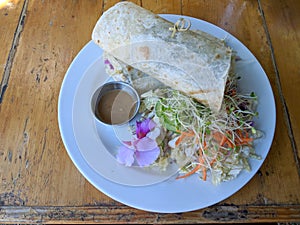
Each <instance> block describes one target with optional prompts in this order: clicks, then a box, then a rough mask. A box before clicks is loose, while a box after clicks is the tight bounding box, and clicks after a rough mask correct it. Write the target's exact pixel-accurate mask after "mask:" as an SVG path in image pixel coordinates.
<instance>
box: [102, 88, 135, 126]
mask: <svg viewBox="0 0 300 225" xmlns="http://www.w3.org/2000/svg"><path fill="white" fill-rule="evenodd" d="M136 104H137V102H136V101H135V100H134V98H133V97H132V96H131V95H130V94H128V93H127V92H126V91H123V90H121V89H117V90H111V91H108V92H107V93H105V94H103V95H102V96H101V98H100V100H99V101H98V105H97V106H96V115H97V116H98V117H99V119H100V120H102V121H103V122H104V123H107V124H121V123H124V122H126V121H128V120H129V119H130V118H131V117H132V116H133V114H134V112H135V109H136Z"/></svg>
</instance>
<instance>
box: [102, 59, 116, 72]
mask: <svg viewBox="0 0 300 225" xmlns="http://www.w3.org/2000/svg"><path fill="white" fill-rule="evenodd" d="M104 64H105V65H109V68H110V69H111V70H113V69H114V66H113V65H112V64H111V63H110V61H109V60H108V59H105V60H104Z"/></svg>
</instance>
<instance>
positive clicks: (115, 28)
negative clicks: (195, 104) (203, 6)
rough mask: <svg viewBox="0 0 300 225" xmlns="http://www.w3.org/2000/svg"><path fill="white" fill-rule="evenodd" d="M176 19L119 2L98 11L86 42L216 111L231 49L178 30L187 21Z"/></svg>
mask: <svg viewBox="0 0 300 225" xmlns="http://www.w3.org/2000/svg"><path fill="white" fill-rule="evenodd" d="M181 21H182V23H181V25H178V24H177V26H176V24H175V25H174V23H171V22H169V21H167V20H165V19H163V18H161V17H160V16H158V15H156V14H154V13H152V12H151V11H149V10H146V9H144V8H142V7H140V6H138V5H136V4H134V3H131V2H121V3H118V4H116V5H114V6H113V7H111V8H109V9H108V10H107V11H105V12H104V13H103V15H102V16H101V17H100V19H99V20H98V21H97V23H96V25H95V27H94V29H93V32H92V40H93V41H94V42H95V43H96V44H97V45H98V46H100V47H101V48H102V49H103V50H104V51H105V52H107V53H108V54H110V55H112V56H113V57H115V58H116V59H117V60H119V61H120V62H122V63H124V64H125V65H129V66H131V67H134V68H135V69H137V70H139V71H141V72H143V73H145V74H147V75H149V76H150V77H152V78H154V79H156V80H158V81H160V82H162V83H163V84H165V85H166V86H169V87H172V88H173V89H176V90H179V91H181V92H183V93H185V94H187V95H188V96H191V97H193V98H194V99H196V100H197V101H199V102H201V103H202V104H205V105H207V106H208V107H210V108H211V109H212V110H214V111H218V110H219V109H220V108H221V104H222V100H223V95H224V88H225V83H226V80H227V76H228V72H229V69H230V63H231V56H232V51H231V49H230V48H228V47H227V46H226V44H225V42H224V41H223V40H220V39H217V38H215V37H213V36H211V35H209V34H207V33H204V32H201V31H198V32H194V31H192V30H190V29H188V28H187V27H186V28H181V27H184V21H187V20H181ZM170 29H171V30H170ZM174 30H175V31H177V32H175V34H173V33H174ZM107 63H109V62H107ZM112 66H113V65H112Z"/></svg>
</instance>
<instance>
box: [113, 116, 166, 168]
mask: <svg viewBox="0 0 300 225" xmlns="http://www.w3.org/2000/svg"><path fill="white" fill-rule="evenodd" d="M155 126H156V124H155V122H154V121H152V120H151V119H150V118H147V119H145V120H143V121H136V137H134V139H133V140H131V141H124V142H123V144H124V145H122V146H120V147H119V151H118V154H117V156H116V157H117V161H118V162H119V163H121V164H124V165H125V166H132V164H133V163H134V161H135V160H136V162H137V164H138V165H139V166H141V167H143V166H149V165H151V164H152V163H153V162H154V161H155V160H156V159H157V158H158V156H159V154H160V148H159V147H158V145H157V143H156V140H155V139H152V138H151V132H152V131H154V130H155V129H154V128H155Z"/></svg>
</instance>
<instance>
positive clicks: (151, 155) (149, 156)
mask: <svg viewBox="0 0 300 225" xmlns="http://www.w3.org/2000/svg"><path fill="white" fill-rule="evenodd" d="M159 154H160V149H159V147H156V148H155V149H153V150H151V151H144V152H140V151H136V152H135V159H136V161H137V163H138V164H139V166H149V165H151V164H152V163H153V162H154V161H155V160H156V159H157V157H158V156H159Z"/></svg>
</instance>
